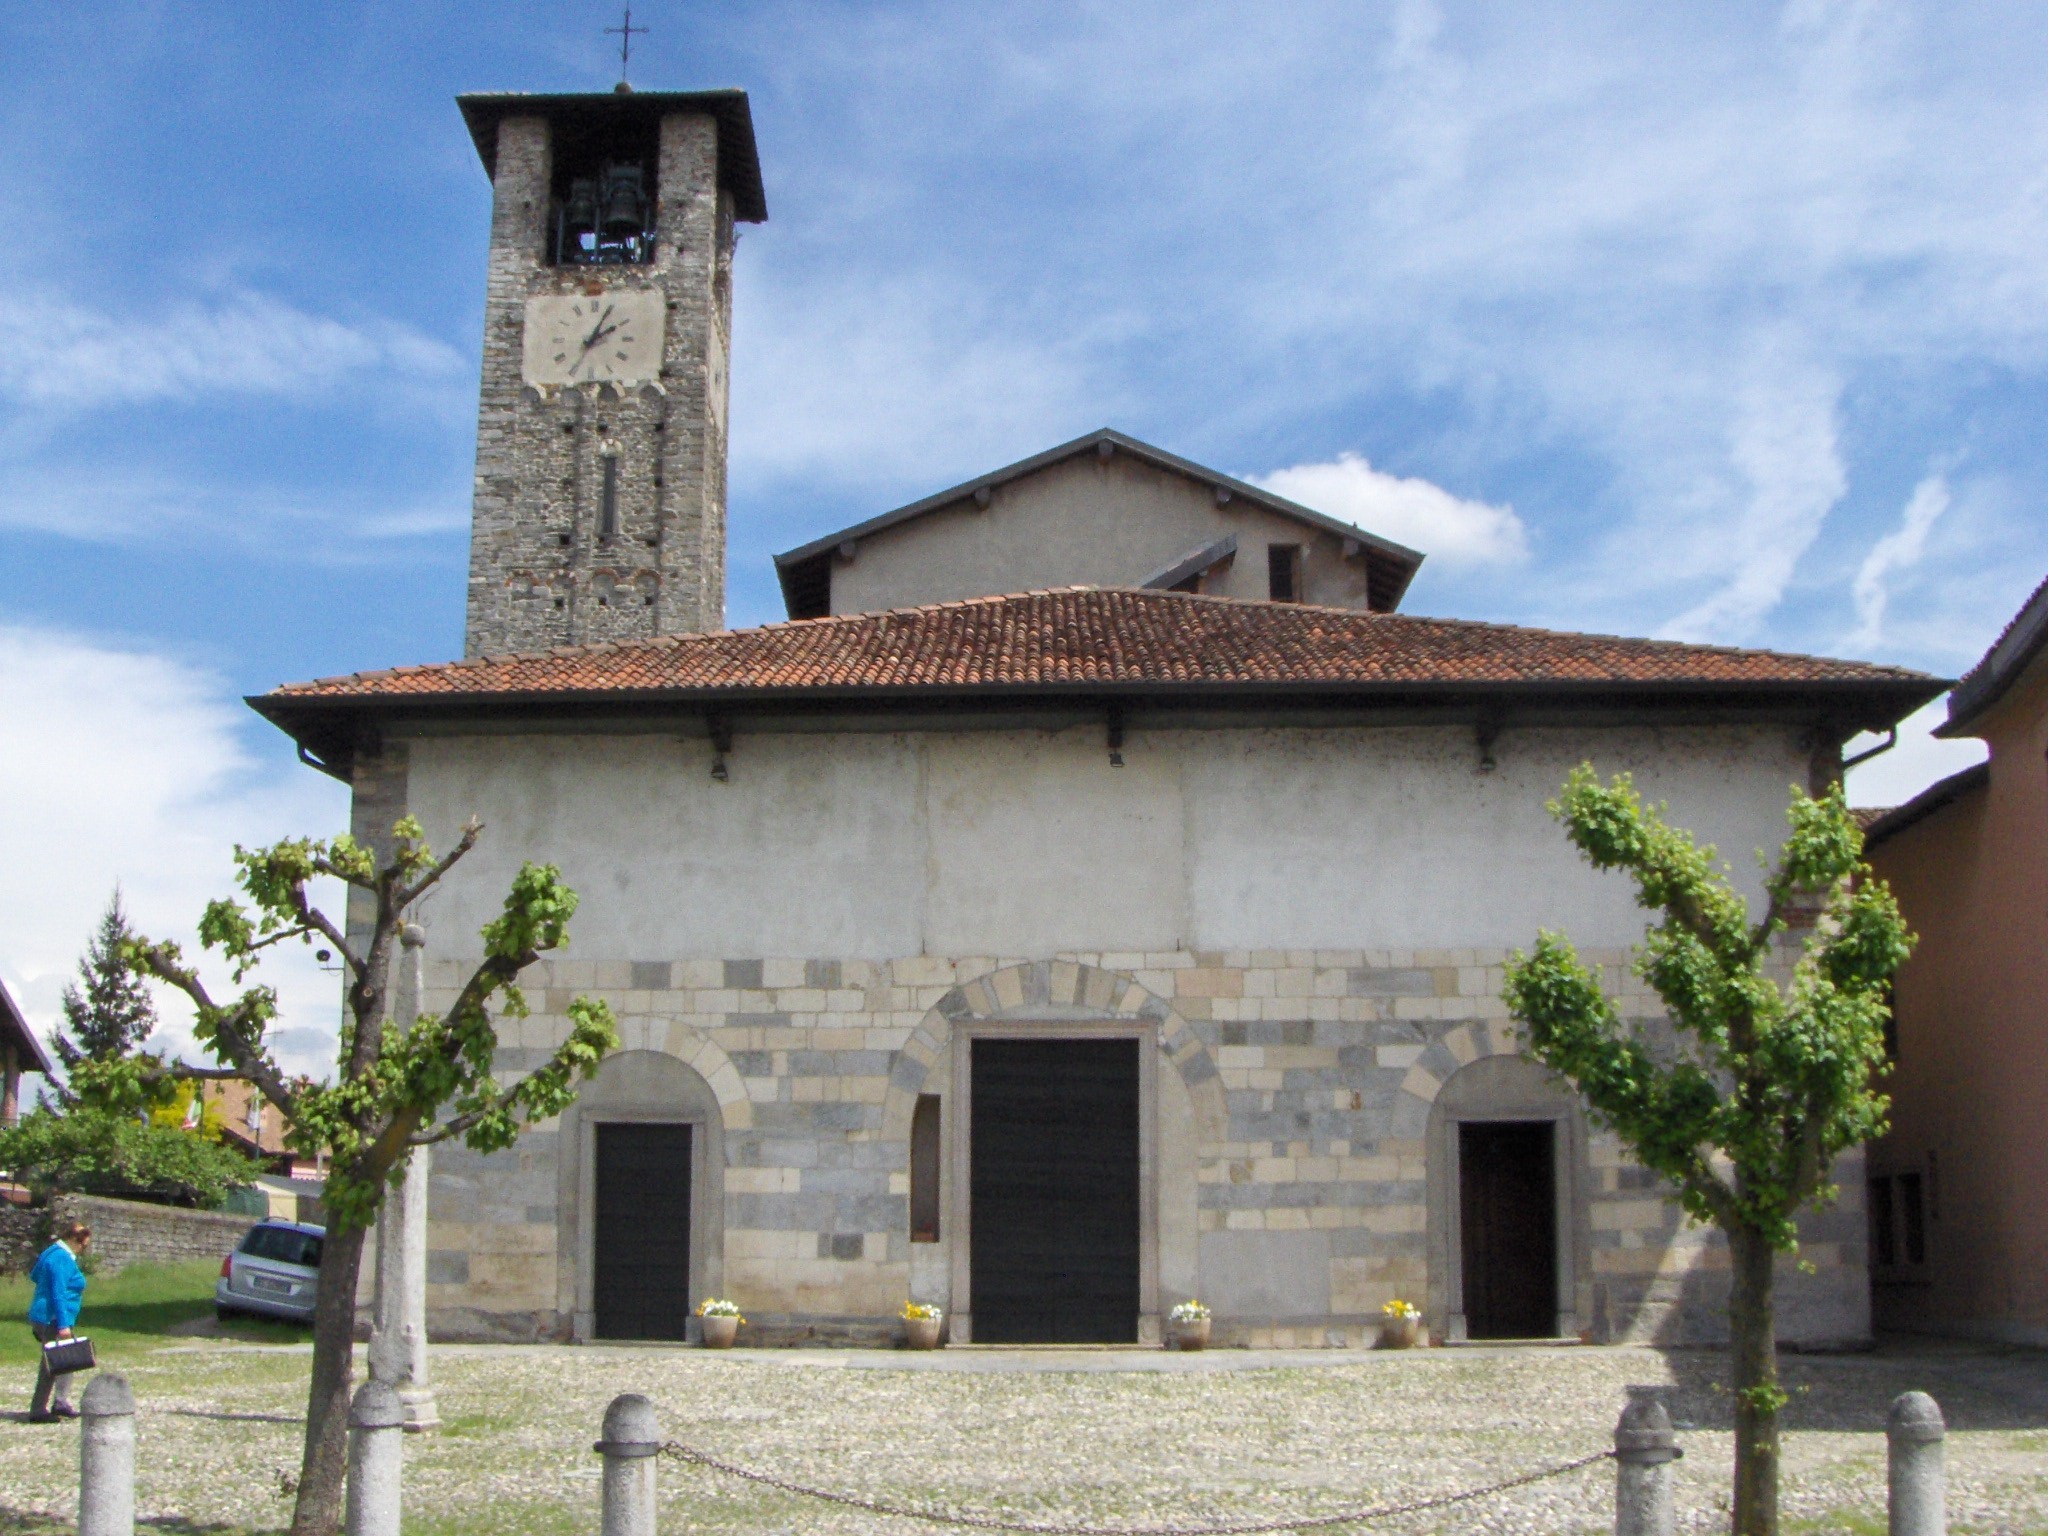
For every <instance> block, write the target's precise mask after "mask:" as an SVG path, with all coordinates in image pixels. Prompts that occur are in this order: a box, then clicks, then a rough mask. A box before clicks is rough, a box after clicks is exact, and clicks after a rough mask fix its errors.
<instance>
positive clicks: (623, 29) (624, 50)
mask: <svg viewBox="0 0 2048 1536" xmlns="http://www.w3.org/2000/svg"><path fill="white" fill-rule="evenodd" d="M604 30H605V33H606V35H610V34H611V33H614V32H616V33H618V35H619V83H620V84H621V85H624V84H625V83H626V66H627V65H628V64H630V63H631V62H632V61H633V34H634V33H635V32H638V33H640V34H641V35H642V36H645V35H646V32H647V29H646V28H645V27H636V26H634V25H633V7H631V6H630V5H629V6H627V7H626V19H625V20H624V21H622V22H620V23H619V24H618V25H617V26H616V27H606V28H605V29H604Z"/></svg>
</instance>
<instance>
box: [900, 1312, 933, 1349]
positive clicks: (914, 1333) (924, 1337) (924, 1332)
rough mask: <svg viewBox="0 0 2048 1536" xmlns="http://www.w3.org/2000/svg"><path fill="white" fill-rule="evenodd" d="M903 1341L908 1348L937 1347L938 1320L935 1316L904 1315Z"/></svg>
mask: <svg viewBox="0 0 2048 1536" xmlns="http://www.w3.org/2000/svg"><path fill="white" fill-rule="evenodd" d="M903 1343H904V1346H905V1347H906V1348H909V1349H937V1348H938V1347H939V1320H938V1319H937V1318H936V1317H906V1318H905V1319H903Z"/></svg>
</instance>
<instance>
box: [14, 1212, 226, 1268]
mask: <svg viewBox="0 0 2048 1536" xmlns="http://www.w3.org/2000/svg"><path fill="white" fill-rule="evenodd" d="M50 1207H51V1212H52V1215H53V1218H54V1219H55V1221H57V1222H59V1223H61V1222H65V1221H72V1220H76V1221H82V1222H84V1223H85V1224H86V1225H87V1226H89V1227H91V1228H92V1250H93V1252H94V1253H95V1254H97V1255H98V1256H99V1261H100V1273H102V1274H108V1273H111V1272H113V1271H115V1270H118V1269H123V1268H125V1267H127V1266H128V1265H130V1264H182V1263H186V1262H187V1261H189V1260H193V1259H206V1260H209V1261H211V1262H213V1263H219V1262H220V1260H221V1259H223V1258H225V1257H226V1256H227V1255H228V1254H229V1253H230V1252H232V1251H233V1249H234V1246H235V1244H237V1243H239V1242H240V1241H241V1240H242V1234H243V1233H245V1232H247V1231H248V1230H249V1228H250V1227H252V1226H254V1225H255V1224H256V1223H255V1219H254V1218H253V1217H249V1216H239V1215H228V1214H225V1213H223V1212H219V1211H187V1210H181V1209H179V1208H178V1207H177V1206H171V1205H148V1204H145V1203H143V1202H142V1201H140V1200H109V1199H106V1198H104V1197H102V1196H99V1195H59V1196H58V1197H57V1198H56V1199H55V1200H53V1201H51V1202H50Z"/></svg>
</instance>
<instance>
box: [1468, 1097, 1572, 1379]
mask: <svg viewBox="0 0 2048 1536" xmlns="http://www.w3.org/2000/svg"><path fill="white" fill-rule="evenodd" d="M1555 1135H1556V1130H1555V1127H1554V1126H1553V1125H1552V1123H1551V1122H1550V1121H1548V1120H1498V1121H1484V1120H1468V1121H1466V1122H1464V1123H1463V1124H1461V1125H1460V1126H1459V1127H1458V1184H1459V1191H1458V1195H1459V1202H1458V1216H1459V1226H1460V1228H1461V1232H1462V1239H1463V1241H1462V1245H1461V1246H1462V1253H1461V1257H1462V1258H1463V1259H1464V1267H1465V1333H1466V1336H1467V1337H1468V1338H1474V1339H1545V1338H1549V1337H1550V1336H1551V1335H1552V1334H1554V1333H1556V1332H1557V1188H1556V1186H1557V1179H1556V1173H1555V1163H1554V1161H1553V1154H1554V1151H1555V1147H1554V1139H1555Z"/></svg>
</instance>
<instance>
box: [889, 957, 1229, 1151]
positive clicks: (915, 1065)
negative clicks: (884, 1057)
mask: <svg viewBox="0 0 2048 1536" xmlns="http://www.w3.org/2000/svg"><path fill="white" fill-rule="evenodd" d="M997 1019H1001V1020H1008V1021H1018V1020H1031V1019H1044V1020H1045V1021H1046V1022H1047V1023H1048V1024H1057V1023H1060V1022H1063V1021H1067V1020H1074V1019H1149V1020H1151V1021H1152V1022H1153V1023H1154V1024H1156V1025H1157V1026H1158V1030H1159V1045H1160V1054H1161V1055H1163V1056H1164V1057H1165V1058H1166V1060H1167V1061H1168V1062H1169V1063H1170V1064H1171V1065H1172V1066H1173V1068H1174V1070H1175V1071H1176V1072H1178V1073H1179V1074H1180V1079H1181V1081H1182V1083H1184V1084H1185V1085H1186V1086H1187V1090H1188V1096H1189V1098H1190V1099H1192V1100H1193V1101H1194V1109H1195V1128H1196V1132H1197V1136H1198V1139H1199V1140H1201V1141H1202V1142H1204V1143H1213V1142H1220V1141H1222V1140H1224V1139H1225V1133H1226V1130H1227V1127H1228V1124H1229V1120H1228V1112H1227V1109H1226V1107H1225V1104H1224V1099H1223V1079H1222V1076H1221V1074H1220V1073H1218V1071H1217V1070H1216V1058H1215V1057H1214V1056H1213V1055H1211V1054H1210V1052H1209V1047H1208V1046H1207V1045H1205V1044H1203V1042H1202V1039H1201V1037H1200V1036H1199V1035H1197V1034H1196V1033H1195V1032H1194V1030H1192V1029H1190V1028H1189V1027H1188V1022H1187V1020H1185V1019H1183V1018H1182V1017H1181V1016H1180V1015H1179V1014H1178V1013H1175V1012H1174V1011H1173V1005H1172V1004H1170V1003H1168V1002H1167V1001H1166V1000H1165V999H1164V998H1162V997H1160V996H1159V995H1158V994H1156V993H1154V992H1152V991H1151V990H1149V989H1148V988H1146V987H1144V986H1141V985H1140V984H1139V983H1138V981H1137V980H1136V979H1135V978H1133V977H1132V976H1130V975H1128V974H1127V973H1125V972H1123V971H1111V970H1104V969H1103V968H1102V967H1100V966H1094V965H1084V964H1082V963H1081V962H1080V961H1077V960H1031V961H1026V962H1025V963H1023V964H1020V965H1010V966H1005V967H1003V968H1002V969H1000V970H995V971H991V972H989V973H988V974H987V975H986V976H981V977H978V978H976V979H975V980H973V981H969V982H963V983H962V984H961V985H959V986H957V987H954V988H953V989H952V990H951V991H949V992H947V993H946V995H945V996H944V997H942V998H940V999H939V1000H938V1002H936V1003H935V1004H933V1005H932V1007H931V1008H930V1010H929V1011H927V1012H926V1014H925V1016H924V1018H923V1020H922V1021H921V1022H920V1023H919V1024H918V1026H917V1028H916V1029H915V1030H914V1031H912V1032H911V1036H910V1039H909V1040H908V1041H906V1042H905V1043H904V1046H903V1049H902V1050H901V1051H900V1052H899V1053H898V1054H897V1057H896V1065H895V1068H894V1069H893V1070H892V1071H891V1072H890V1074H889V1096H888V1098H887V1099H886V1100H884V1102H883V1105H882V1128H881V1131H880V1132H879V1133H878V1134H879V1135H880V1137H881V1139H882V1140H884V1141H908V1140H909V1138H910V1116H911V1113H912V1112H913V1111H914V1110H915V1109H916V1107H917V1096H918V1095H919V1094H920V1093H922V1092H923V1091H924V1088H925V1084H926V1081H927V1080H928V1079H929V1078H930V1076H931V1070H932V1068H933V1066H934V1065H936V1064H937V1062H938V1060H939V1058H940V1057H941V1056H943V1055H944V1054H945V1052H946V1047H947V1045H948V1044H949V1043H950V1042H951V1040H952V1036H953V1026H954V1024H955V1023H958V1022H961V1021H967V1022H979V1021H983V1020H997Z"/></svg>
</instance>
